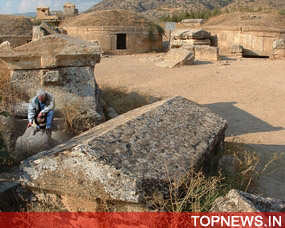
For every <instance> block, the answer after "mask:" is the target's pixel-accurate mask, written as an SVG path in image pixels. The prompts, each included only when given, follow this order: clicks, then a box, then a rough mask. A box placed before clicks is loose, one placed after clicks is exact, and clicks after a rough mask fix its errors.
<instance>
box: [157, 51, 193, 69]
mask: <svg viewBox="0 0 285 228" xmlns="http://www.w3.org/2000/svg"><path fill="white" fill-rule="evenodd" d="M194 59H195V58H194V53H193V52H192V51H189V50H187V49H185V48H174V49H170V51H169V52H168V53H167V54H166V55H165V56H164V58H163V61H162V62H159V63H157V64H156V65H158V66H161V67H169V68H173V67H177V66H182V65H192V64H194Z"/></svg>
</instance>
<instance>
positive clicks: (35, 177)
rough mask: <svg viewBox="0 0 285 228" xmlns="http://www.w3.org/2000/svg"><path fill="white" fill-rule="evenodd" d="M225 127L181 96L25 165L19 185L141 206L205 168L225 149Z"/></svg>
mask: <svg viewBox="0 0 285 228" xmlns="http://www.w3.org/2000/svg"><path fill="white" fill-rule="evenodd" d="M226 127H227V124H226V121H225V120H223V119H222V118H220V117H219V116H218V115H217V114H215V113H213V112H211V111H210V110H209V109H208V108H206V107H203V106H200V105H198V104H196V103H193V102H191V101H189V100H187V99H185V98H182V97H174V98H170V99H167V100H163V101H159V102H156V103H153V104H151V105H147V106H144V107H141V108H138V109H135V110H132V111H130V112H128V113H125V114H123V115H120V116H118V117H116V118H114V119H112V120H110V121H107V122H105V123H103V124H101V125H99V126H97V127H95V128H93V129H91V130H89V131H87V132H84V133H83V134H81V135H79V136H77V137H74V138H72V139H71V140H70V141H68V142H67V143H65V144H62V145H59V146H57V147H55V148H53V149H51V150H49V151H44V152H41V153H39V154H36V155H34V156H32V157H30V158H29V159H27V160H25V161H23V162H22V165H21V167H20V171H19V173H18V174H17V175H16V176H20V177H21V178H20V180H21V183H23V184H24V185H25V186H30V187H31V186H32V187H35V188H39V189H45V190H47V191H49V192H57V193H58V194H60V195H71V196H75V197H81V198H85V199H89V200H94V199H98V198H100V199H104V200H115V201H121V202H128V203H135V204H136V203H142V202H144V201H145V199H146V196H152V194H153V193H154V192H157V191H159V192H161V193H162V194H168V191H169V188H168V186H167V184H168V183H169V182H168V178H170V179H173V178H179V177H182V176H184V175H185V172H187V170H188V169H190V168H191V167H197V168H201V166H203V164H204V162H206V159H211V156H213V155H214V153H215V151H216V150H217V148H219V146H220V145H221V144H223V139H224V134H225V130H226Z"/></svg>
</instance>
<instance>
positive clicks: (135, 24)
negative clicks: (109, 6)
mask: <svg viewBox="0 0 285 228" xmlns="http://www.w3.org/2000/svg"><path fill="white" fill-rule="evenodd" d="M60 27H61V28H63V29H64V30H65V31H66V32H67V34H68V35H70V36H73V37H78V38H81V39H83V40H88V41H97V42H99V43H100V46H101V47H102V49H103V51H104V53H106V54H128V53H140V52H148V51H154V50H160V49H161V48H162V34H163V29H161V28H160V27H159V26H158V25H156V24H154V23H152V22H151V21H149V20H147V19H146V18H144V17H142V16H139V15H137V14H135V13H132V12H129V11H125V10H103V11H94V12H91V13H87V14H81V15H79V16H77V17H74V18H72V19H68V20H66V21H64V22H63V23H62V24H61V25H60Z"/></svg>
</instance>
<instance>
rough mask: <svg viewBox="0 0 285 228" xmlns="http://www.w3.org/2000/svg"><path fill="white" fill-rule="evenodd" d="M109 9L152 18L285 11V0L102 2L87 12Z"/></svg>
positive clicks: (106, 0) (108, 0) (115, 0)
mask: <svg viewBox="0 0 285 228" xmlns="http://www.w3.org/2000/svg"><path fill="white" fill-rule="evenodd" d="M108 9H124V10H129V11H133V12H137V13H142V14H144V15H146V16H149V17H152V18H159V17H162V16H165V15H173V14H176V13H181V12H185V11H186V12H190V11H203V10H212V9H221V10H230V11H242V10H243V11H246V10H248V11H251V10H252V11H254V10H265V9H275V10H276V9H277V10H280V9H285V0H120V1H119V0H102V1H101V2H99V3H97V4H96V5H94V6H93V7H91V8H90V9H89V10H87V12H92V11H96V10H108Z"/></svg>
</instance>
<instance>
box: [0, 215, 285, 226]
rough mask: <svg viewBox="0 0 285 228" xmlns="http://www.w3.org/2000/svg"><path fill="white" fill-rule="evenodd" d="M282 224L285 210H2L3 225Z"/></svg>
mask: <svg viewBox="0 0 285 228" xmlns="http://www.w3.org/2000/svg"><path fill="white" fill-rule="evenodd" d="M2 227H3V228H4V227H5V228H9V227H13V228H17V227H21V228H34V227H35V228H61V227H63V228H65V227H66V228H67V227H80V228H81V227H82V228H89V227H90V228H91V227H92V228H94V227H95V228H97V227H100V228H101V227H102V228H105V227H106V228H113V227H114V228H115V227H120V228H129V227H139V228H148V227H151V228H165V227H166V228H167V227H169V228H176V227H177V228H178V227H179V228H180V227H182V228H183V227H254V228H257V227H264V228H265V227H266V228H270V227H283V228H285V213H167V212H141V213H140V212H138V213H131V212H122V213H112V212H108V213H107V212H96V213H91V212H90V213H85V212H84V213H69V212H58V213H52V212H51V213H48V212H47V213H40V212H37V213H36V212H30V213H6V212H2V213H0V228H2Z"/></svg>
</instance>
